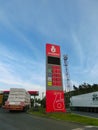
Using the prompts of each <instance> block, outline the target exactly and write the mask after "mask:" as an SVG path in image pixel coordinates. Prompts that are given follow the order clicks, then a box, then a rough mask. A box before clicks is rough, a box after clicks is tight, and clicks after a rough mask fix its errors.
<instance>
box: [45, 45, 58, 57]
mask: <svg viewBox="0 0 98 130" xmlns="http://www.w3.org/2000/svg"><path fill="white" fill-rule="evenodd" d="M46 55H47V56H56V57H60V46H58V45H53V44H46Z"/></svg>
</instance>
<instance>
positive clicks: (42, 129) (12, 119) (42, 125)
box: [0, 109, 98, 130]
mask: <svg viewBox="0 0 98 130" xmlns="http://www.w3.org/2000/svg"><path fill="white" fill-rule="evenodd" d="M0 130H98V128H96V127H95V128H94V127H92V126H85V125H82V124H78V123H70V122H64V121H58V120H53V119H48V118H42V117H37V116H34V115H30V114H27V113H23V112H8V111H5V110H2V109H0Z"/></svg>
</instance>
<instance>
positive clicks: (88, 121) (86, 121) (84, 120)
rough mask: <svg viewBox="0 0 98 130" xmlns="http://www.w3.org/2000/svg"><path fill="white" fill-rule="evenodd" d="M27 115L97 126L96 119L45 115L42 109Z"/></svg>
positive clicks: (69, 115) (67, 115)
mask: <svg viewBox="0 0 98 130" xmlns="http://www.w3.org/2000/svg"><path fill="white" fill-rule="evenodd" d="M29 113H30V114H32V115H37V116H41V117H45V118H52V119H56V120H63V121H70V122H77V123H82V124H85V125H93V126H98V119H94V118H89V117H85V116H80V115H76V114H73V113H45V110H44V109H42V108H41V109H39V110H38V111H34V110H32V109H31V110H29Z"/></svg>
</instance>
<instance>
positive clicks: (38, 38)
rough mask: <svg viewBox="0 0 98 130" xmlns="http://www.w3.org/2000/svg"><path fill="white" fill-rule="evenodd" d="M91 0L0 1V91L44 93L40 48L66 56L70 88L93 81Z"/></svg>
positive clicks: (97, 15)
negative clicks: (49, 46)
mask: <svg viewBox="0 0 98 130" xmlns="http://www.w3.org/2000/svg"><path fill="white" fill-rule="evenodd" d="M97 42H98V1H97V0H5V1H4V0H0V90H7V89H9V88H11V87H22V88H26V89H27V90H38V91H39V92H40V93H42V92H45V78H46V76H45V63H46V61H45V59H46V56H45V45H46V43H52V44H57V45H60V47H61V61H62V72H63V78H64V62H63V55H64V54H67V55H68V64H69V73H70V80H71V84H75V85H79V84H82V83H84V82H86V83H90V84H93V83H98V43H97Z"/></svg>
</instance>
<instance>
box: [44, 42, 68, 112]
mask: <svg viewBox="0 0 98 130" xmlns="http://www.w3.org/2000/svg"><path fill="white" fill-rule="evenodd" d="M60 57H61V54H60V46H58V45H54V44H46V112H65V111H66V109H65V103H64V92H63V84H62V71H61V59H60Z"/></svg>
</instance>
